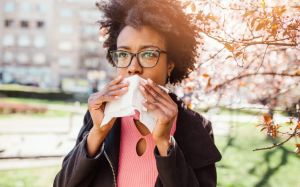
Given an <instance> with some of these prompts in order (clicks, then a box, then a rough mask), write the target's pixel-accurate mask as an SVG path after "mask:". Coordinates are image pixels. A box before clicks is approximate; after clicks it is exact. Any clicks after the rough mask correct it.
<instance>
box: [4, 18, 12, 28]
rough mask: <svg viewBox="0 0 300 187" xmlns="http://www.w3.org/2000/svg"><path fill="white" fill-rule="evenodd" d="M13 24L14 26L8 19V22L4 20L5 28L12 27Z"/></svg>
mask: <svg viewBox="0 0 300 187" xmlns="http://www.w3.org/2000/svg"><path fill="white" fill-rule="evenodd" d="M13 24H14V21H13V20H11V19H6V20H4V26H5V27H12V26H13Z"/></svg>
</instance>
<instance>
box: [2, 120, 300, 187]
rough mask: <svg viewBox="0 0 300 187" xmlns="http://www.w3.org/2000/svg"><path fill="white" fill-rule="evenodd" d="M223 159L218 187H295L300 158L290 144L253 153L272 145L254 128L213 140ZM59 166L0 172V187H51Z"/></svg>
mask: <svg viewBox="0 0 300 187" xmlns="http://www.w3.org/2000/svg"><path fill="white" fill-rule="evenodd" d="M215 141H216V144H217V146H218V148H219V150H220V151H221V153H222V156H223V159H222V160H221V161H220V162H218V164H217V171H218V186H220V187H254V186H255V187H298V186H300V180H299V166H300V159H299V158H300V157H299V156H297V155H296V154H295V153H294V152H293V151H294V149H295V148H294V146H293V143H294V141H293V140H292V141H291V142H290V143H287V144H285V145H284V146H283V147H279V148H276V149H271V150H267V151H256V152H253V151H252V150H253V149H255V148H259V147H265V146H267V145H271V144H272V141H271V140H269V139H267V138H266V136H265V135H264V134H263V133H261V132H259V130H258V129H257V128H256V127H255V124H249V123H246V122H245V123H237V124H235V128H234V130H233V131H232V134H231V136H216V137H215ZM59 168H60V166H59V165H58V166H53V167H47V168H31V169H17V170H7V171H0V186H1V187H15V186H17V187H19V186H26V187H27V186H28V187H47V186H49V187H50V186H52V181H53V179H54V176H55V175H56V173H57V172H58V170H59Z"/></svg>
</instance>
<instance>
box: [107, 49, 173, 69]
mask: <svg viewBox="0 0 300 187" xmlns="http://www.w3.org/2000/svg"><path fill="white" fill-rule="evenodd" d="M118 51H120V52H126V53H128V54H130V62H129V64H128V66H124V67H118V66H117V64H116V63H115V62H114V60H113V53H115V52H118ZM145 51H156V52H158V58H157V61H156V63H155V64H154V65H153V66H151V67H144V66H143V65H142V64H141V63H140V60H139V58H138V55H139V54H140V53H142V52H145ZM161 53H164V54H168V53H167V51H165V50H161V49H147V50H141V51H138V52H136V53H132V52H129V51H125V50H113V51H110V52H109V54H110V57H111V59H112V62H113V63H114V65H115V66H116V67H117V68H128V67H129V66H130V64H131V62H132V59H133V58H134V57H136V59H137V62H138V63H139V65H140V66H141V67H143V68H153V67H155V66H156V65H157V63H158V61H159V58H160V54H161Z"/></svg>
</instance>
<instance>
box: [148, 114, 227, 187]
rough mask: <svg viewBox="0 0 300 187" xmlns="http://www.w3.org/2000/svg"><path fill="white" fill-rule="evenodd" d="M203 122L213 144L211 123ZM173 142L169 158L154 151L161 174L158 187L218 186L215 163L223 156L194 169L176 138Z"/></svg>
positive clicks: (156, 150)
mask: <svg viewBox="0 0 300 187" xmlns="http://www.w3.org/2000/svg"><path fill="white" fill-rule="evenodd" d="M198 117H199V116H198ZM201 120H202V117H201ZM203 122H205V123H203V124H202V125H203V127H204V129H205V130H204V131H205V133H206V134H208V135H209V137H211V139H212V141H211V142H212V144H213V132H212V128H211V122H210V121H208V120H204V121H203ZM173 141H174V143H172V144H173V146H172V148H171V149H170V151H169V152H168V155H167V156H160V155H159V151H158V149H157V147H155V149H154V155H155V159H156V165H157V170H158V173H159V180H158V181H157V183H160V184H158V185H156V186H163V187H177V186H178V187H179V186H180V187H185V186H188V187H199V186H201V187H202V186H203V187H215V186H216V185H217V173H216V166H215V162H216V161H218V160H220V159H221V155H220V156H219V157H218V158H216V157H215V158H214V159H212V160H210V161H209V162H207V164H203V165H200V166H199V167H198V166H197V167H194V166H193V167H192V166H191V164H189V163H188V162H187V160H186V159H185V156H188V155H185V154H189V153H185V154H184V153H183V151H182V149H181V148H180V146H179V145H178V144H177V142H176V140H175V139H174V138H173ZM188 144H191V146H192V145H193V144H194V145H195V144H197V142H188ZM203 151H204V150H203Z"/></svg>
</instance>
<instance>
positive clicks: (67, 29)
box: [59, 25, 73, 34]
mask: <svg viewBox="0 0 300 187" xmlns="http://www.w3.org/2000/svg"><path fill="white" fill-rule="evenodd" d="M72 30H73V28H72V26H71V25H61V26H60V27H59V32H60V33H62V34H70V33H72Z"/></svg>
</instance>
